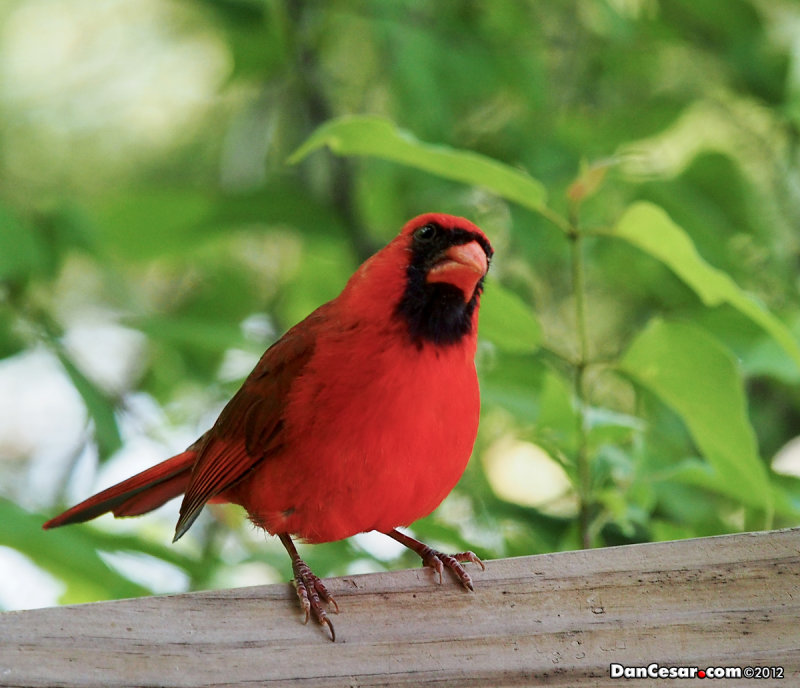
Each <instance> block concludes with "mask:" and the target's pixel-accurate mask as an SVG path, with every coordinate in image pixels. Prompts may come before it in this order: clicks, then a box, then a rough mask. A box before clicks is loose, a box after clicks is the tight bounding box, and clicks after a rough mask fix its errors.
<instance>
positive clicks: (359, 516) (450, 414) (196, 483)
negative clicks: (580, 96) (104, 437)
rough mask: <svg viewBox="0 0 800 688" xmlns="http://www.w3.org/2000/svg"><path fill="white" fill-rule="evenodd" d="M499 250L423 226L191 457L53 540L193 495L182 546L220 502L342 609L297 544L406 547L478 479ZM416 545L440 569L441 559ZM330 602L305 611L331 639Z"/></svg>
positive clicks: (76, 517) (70, 514) (132, 484)
mask: <svg viewBox="0 0 800 688" xmlns="http://www.w3.org/2000/svg"><path fill="white" fill-rule="evenodd" d="M491 252H492V251H491V246H490V245H489V242H488V240H487V239H486V237H485V235H484V234H483V233H482V232H481V231H480V230H479V229H478V228H477V227H475V226H474V225H473V224H472V223H470V222H468V221H467V220H464V219H463V218H456V217H452V216H449V215H439V214H428V215H422V216H420V217H418V218H415V219H414V220H412V221H411V222H409V223H408V224H407V225H406V226H405V227H404V228H403V230H402V231H401V232H400V234H399V235H398V236H397V237H396V238H395V239H394V240H392V241H391V242H390V243H389V244H388V245H387V246H386V247H385V248H383V249H382V250H381V251H379V252H378V253H376V254H375V255H374V256H372V258H370V259H369V260H367V261H366V262H365V263H364V264H363V265H362V266H361V267H360V268H359V269H358V270H357V271H356V272H355V274H354V275H353V276H352V277H351V278H350V280H349V281H348V283H347V285H346V286H345V288H344V290H343V291H342V293H341V294H340V295H339V296H338V297H337V298H335V299H334V300H333V301H330V302H329V303H327V304H325V305H323V306H321V307H320V308H318V309H317V310H316V311H314V312H313V313H312V314H311V315H309V316H308V317H307V318H306V319H305V320H303V321H302V322H300V323H299V324H297V325H295V326H294V327H293V328H292V329H291V330H289V331H288V332H287V333H286V334H285V335H284V336H283V337H282V338H281V339H280V340H279V341H277V342H276V343H275V344H274V345H273V346H271V347H270V348H269V349H268V350H267V351H266V352H265V353H264V355H263V356H262V358H261V360H260V361H259V363H258V365H257V366H256V367H255V369H254V370H253V372H252V373H251V374H250V375H249V377H248V378H247V379H246V380H245V382H244V384H243V385H242V387H241V389H240V390H239V391H238V392H237V393H236V395H235V396H234V397H233V398H232V399H231V401H230V402H229V403H228V405H227V406H226V407H225V409H224V410H223V411H222V413H221V414H220V416H219V419H218V420H217V421H216V423H215V424H214V426H213V427H212V428H211V429H210V430H209V431H208V432H207V433H206V434H205V435H203V437H201V438H200V439H199V440H198V441H197V442H195V443H194V444H193V445H192V446H191V447H190V448H189V449H188V450H187V451H185V452H184V453H182V454H179V455H177V456H175V457H172V458H171V459H168V460H167V461H165V462H163V463H161V464H159V465H157V466H155V467H153V468H151V469H149V470H147V471H144V472H143V473H140V474H138V475H136V476H134V477H132V478H130V479H128V480H126V481H124V482H122V483H120V484H119V485H116V486H114V487H111V488H108V489H107V490H104V491H103V492H101V493H99V494H98V495H95V496H94V497H91V498H89V499H87V500H86V501H85V502H82V503H81V504H79V505H77V506H75V507H73V508H72V509H69V510H68V511H66V512H65V513H63V514H62V515H60V516H58V517H56V518H54V519H52V520H51V521H48V522H47V523H46V524H45V525H44V527H45V528H53V527H56V526H61V525H65V524H68V523H75V522H79V521H84V520H89V519H92V518H95V517H96V516H99V515H100V514H102V513H105V512H107V511H112V512H113V513H114V515H116V516H132V515H137V514H141V513H145V512H146V511H149V510H151V509H154V508H156V507H157V506H159V505H161V504H163V503H164V502H165V501H167V500H168V499H171V498H172V497H174V496H177V495H179V494H181V493H184V499H183V503H182V505H181V510H180V518H179V520H178V524H177V527H176V534H175V539H177V538H179V537H180V536H181V535H182V534H183V533H184V532H185V531H186V530H187V529H188V528H189V527H190V526H191V524H192V523H193V521H194V520H195V518H196V517H197V515H198V514H199V513H200V511H201V510H202V508H203V506H204V505H205V504H206V503H207V502H208V501H210V500H213V501H229V502H233V503H236V504H240V505H241V506H243V507H244V508H245V510H246V511H247V513H248V514H249V516H250V518H251V519H252V521H253V522H254V523H256V524H257V525H259V526H261V527H263V528H265V529H266V530H267V531H269V532H270V533H273V534H278V535H280V536H281V540H282V541H283V542H284V544H285V545H286V546H287V549H288V550H289V553H290V555H292V559H293V562H294V564H295V574H296V576H297V577H298V586H299V588H298V589H299V590H300V589H301V588H304V587H305V586H308V585H310V586H312V587H314V588H316V590H317V591H318V592H320V594H321V596H322V598H323V599H325V600H328V599H329V596H328V597H326V595H327V593H326V594H325V595H322V592H321V591H323V590H324V586H323V585H322V583H321V582H320V581H319V580H318V579H316V578H315V577H313V574H311V573H310V570H308V567H307V566H306V567H305V569H304V570H303V569H302V567H301V570H300V573H298V566H299V565H300V564H302V566H305V564H304V563H303V562H302V561H301V560H300V559H299V557H298V556H297V553H296V551H295V550H294V548H293V546H292V545H291V540H289V538H288V536H289V535H294V536H297V537H300V538H302V539H304V540H306V541H308V542H328V541H332V540H340V539H342V538H346V537H348V536H350V535H354V534H356V533H360V532H363V531H369V530H378V531H381V532H384V533H387V534H390V535H392V537H396V535H397V536H399V534H394V529H395V528H396V527H397V526H401V525H408V524H410V523H412V522H413V521H415V520H416V519H418V518H420V517H422V516H425V515H427V514H429V513H430V512H431V511H433V509H435V508H436V507H437V506H438V505H439V503H440V502H441V501H442V500H443V499H444V498H445V496H446V495H447V494H448V493H449V492H450V490H452V488H453V486H454V485H455V484H456V482H457V481H458V479H459V478H460V476H461V474H462V473H463V471H464V468H465V466H466V463H467V461H468V459H469V456H470V453H471V451H472V445H473V443H474V441H475V435H476V432H477V427H478V415H479V408H480V399H479V391H478V381H477V376H476V374H475V365H474V356H475V349H476V338H477V318H478V302H479V296H480V292H481V289H482V284H483V277H484V275H485V273H486V270H487V269H488V264H489V259H490V257H491ZM401 537H402V539H401V541H402V542H403V543H404V544H406V545H408V546H410V547H413V548H414V549H415V551H418V552H419V553H420V555H421V556H422V557H423V559H424V561H425V563H428V564H430V565H432V566H436V562H435V561H433V560H434V559H436V558H437V555H440V553H436V552H434V551H433V550H430V549H429V548H427V547H426V546H425V545H422V543H416V541H414V540H412V539H411V538H408V537H407V536H399V537H396V539H400V538H401ZM413 543H416V544H413ZM431 552H432V553H433V554H430V553H431ZM462 555H463V556H462ZM462 555H457V556H456V558H455V559H453V558H452V557H450V558H449V559H451V560H452V562H451V561H450V560H448V559H447V558H446V555H440V556H441V557H444V558H443V559H442V561H443V562H444V563H445V565H446V566H448V567H449V568H452V569H453V570H455V571H456V573H457V574H458V575H459V576H460V577H461V580H462V582H464V584H465V585H466V586H467V587H471V582H469V580H468V579H469V576H468V574H466V572H463V569H462V568H461V566H460V564H458V563H457V562H458V561H463V560H465V558H466V559H469V560H473V561H474V560H475V559H476V558H474V555H471V556H472V557H473V559H470V558H469V556H467V553H462ZM458 557H462V558H461V559H458ZM298 562H299V563H300V564H298ZM439 566H441V564H440V565H439ZM459 569H460V570H461V571H459ZM305 571H308V573H307V574H306V573H305ZM315 580H316V582H314V581H315ZM300 594H301V600H302V599H303V594H302V591H301V593H300ZM318 603H319V600H317V603H316V606H315V603H314V602H313V601H312V602H308V599H306V600H305V601H304V606H306V609H307V610H308V608H309V606H307V605H310V607H311V609H312V611H313V612H314V615H315V617H316V618H317V619H318V620H319V621H320V622H321V623H327V624H328V625H329V626H330V628H331V633H332V632H333V627H332V625H331V624H330V621H329V620H326V618H325V613H324V612H322V611H321V610H320V609H319V608H318Z"/></svg>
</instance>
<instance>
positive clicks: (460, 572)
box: [386, 530, 486, 590]
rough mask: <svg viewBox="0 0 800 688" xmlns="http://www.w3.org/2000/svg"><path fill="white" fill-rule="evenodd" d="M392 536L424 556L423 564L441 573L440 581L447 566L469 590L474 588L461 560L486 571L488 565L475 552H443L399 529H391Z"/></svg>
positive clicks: (390, 534)
mask: <svg viewBox="0 0 800 688" xmlns="http://www.w3.org/2000/svg"><path fill="white" fill-rule="evenodd" d="M386 535H388V536H389V537H390V538H393V539H395V540H397V541H398V542H399V543H400V544H401V545H405V546H406V547H408V548H409V549H411V550H414V551H415V552H416V553H417V554H419V556H420V557H422V565H423V566H430V567H431V568H432V569H433V570H434V571H436V573H438V574H439V583H441V582H442V574H443V572H444V569H445V567H447V568H448V569H450V570H451V571H452V572H453V573H455V574H456V576H458V579H459V580H460V581H461V585H463V586H464V587H465V588H466V589H467V590H474V588H473V587H472V577H471V576H470V575H469V574H468V573H467V571H466V570H465V569H464V567H463V566H462V565H461V563H460V562H462V561H471V562H472V563H473V564H478V565H479V566H480V567H481V568H482V569H483V570H484V571H485V570H486V567H485V566H484V565H483V562H482V561H481V560H480V559H478V557H477V556H476V555H475V553H474V552H459V553H458V554H443V553H442V552H439V551H437V550H435V549H433V548H432V547H428V545H426V544H425V543H424V542H420V541H419V540H415V539H414V538H412V537H409V536H408V535H404V534H403V533H401V532H399V531H397V530H390V531H389V532H388V533H386Z"/></svg>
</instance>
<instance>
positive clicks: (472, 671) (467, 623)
mask: <svg viewBox="0 0 800 688" xmlns="http://www.w3.org/2000/svg"><path fill="white" fill-rule="evenodd" d="M473 577H474V580H475V584H476V591H475V592H474V593H468V592H465V591H464V590H462V589H460V588H459V587H457V586H456V584H455V583H454V582H453V581H452V580H446V581H445V583H444V584H443V585H441V586H439V585H437V584H436V583H435V582H434V581H433V575H432V573H431V572H430V571H428V570H423V569H419V570H409V571H396V572H391V573H380V574H369V575H363V576H348V577H344V578H335V579H329V581H326V582H327V584H328V587H329V589H330V590H331V592H332V593H333V594H334V595H335V596H336V598H337V600H338V602H339V606H340V607H341V610H342V613H341V614H339V615H338V616H335V615H334V617H333V618H334V622H335V625H336V633H337V638H338V640H337V642H336V643H335V644H334V643H332V642H330V640H328V638H327V636H326V634H325V631H324V630H323V629H321V628H318V627H316V626H314V625H311V624H309V625H308V626H303V625H302V623H301V622H300V614H299V608H298V606H297V601H296V599H295V597H294V591H293V590H292V589H291V587H290V586H289V585H288V584H286V585H271V586H264V587H256V588H242V589H236V590H223V591H217V592H202V593H194V594H186V595H174V596H164V597H150V598H141V599H135V600H121V601H114V602H101V603H95V604H85V605H76V606H71V607H60V608H52V609H39V610H31V611H23V612H9V613H5V614H2V615H0V686H47V687H54V686H82V687H85V686H102V687H104V688H112V687H116V686H273V685H285V684H288V683H290V682H291V684H292V685H296V686H396V685H405V686H421V685H435V686H450V685H453V686H455V685H458V686H517V685H550V686H590V685H603V686H606V685H652V684H654V683H658V685H665V684H667V683H672V682H669V681H668V682H655V681H633V682H629V681H627V682H626V681H624V680H623V679H617V680H611V679H610V677H609V664H610V663H611V662H619V663H621V664H626V665H647V664H650V663H651V662H658V663H660V664H662V665H665V666H666V665H669V666H678V665H690V666H691V665H696V666H698V667H700V668H705V667H707V666H726V665H733V666H782V667H783V668H784V672H785V673H784V676H785V678H784V679H783V680H782V681H777V680H775V681H769V680H761V681H747V680H741V681H731V682H730V683H729V682H728V681H725V680H723V681H719V682H718V683H719V684H720V685H752V684H753V683H756V684H757V685H760V686H768V685H782V686H793V685H800V530H796V529H795V530H785V531H774V532H766V533H748V534H741V535H732V536H722V537H713V538H702V539H696V540H685V541H680V542H667V543H657V544H646V545H633V546H626V547H615V548H608V549H600V550H591V551H579V552H564V553H559V554H547V555H540V556H531V557H520V558H515V559H505V560H498V561H491V562H488V563H487V570H486V571H485V572H480V570H477V571H474V576H473ZM677 684H680V685H681V686H693V685H704V686H707V685H709V681H702V680H699V679H698V680H682V681H677V682H676V685H677Z"/></svg>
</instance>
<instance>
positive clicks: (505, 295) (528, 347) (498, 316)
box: [480, 281, 542, 353]
mask: <svg viewBox="0 0 800 688" xmlns="http://www.w3.org/2000/svg"><path fill="white" fill-rule="evenodd" d="M480 334H481V337H484V338H485V339H488V340H489V341H490V342H492V343H493V344H494V345H495V346H496V347H497V348H498V349H502V350H503V351H508V352H509V353H530V352H532V351H535V350H536V349H538V348H539V343H540V342H541V340H542V328H541V327H540V325H539V321H538V320H537V318H536V316H535V315H534V313H533V310H532V309H531V307H530V306H528V305H527V304H526V303H525V302H524V301H523V300H522V299H521V298H520V297H519V296H517V295H516V294H515V293H514V292H512V291H509V290H508V289H506V288H505V287H503V286H502V285H500V284H499V283H498V282H494V281H492V282H490V283H489V284H488V285H487V286H486V290H485V291H484V293H483V294H482V296H481V314H480Z"/></svg>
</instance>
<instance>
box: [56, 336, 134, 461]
mask: <svg viewBox="0 0 800 688" xmlns="http://www.w3.org/2000/svg"><path fill="white" fill-rule="evenodd" d="M55 353H56V355H57V356H58V360H59V361H61V365H62V366H63V367H64V370H65V371H66V373H67V375H69V379H70V380H71V381H72V384H73V386H74V387H75V389H76V390H77V391H78V394H80V395H81V398H82V399H83V403H84V404H86V410H87V411H88V412H89V415H90V416H91V418H92V420H93V421H94V436H95V441H96V442H97V450H98V452H99V454H100V459H101V460H103V459H106V458H108V457H109V456H111V454H113V453H114V452H115V451H117V449H119V448H120V447H121V446H122V439H121V438H120V435H119V427H118V426H117V419H116V418H115V416H114V406H113V404H112V403H111V401H109V399H108V398H107V397H106V395H105V394H104V393H103V392H102V391H101V390H100V389H99V388H98V387H97V385H95V384H94V382H92V381H91V380H90V379H89V378H87V377H86V376H85V375H84V374H83V372H82V371H81V370H80V368H78V366H77V365H75V362H74V361H73V360H72V358H71V357H70V356H69V354H67V352H66V351H64V349H63V348H62V347H61V346H59V345H56V346H55Z"/></svg>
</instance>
